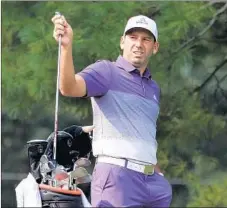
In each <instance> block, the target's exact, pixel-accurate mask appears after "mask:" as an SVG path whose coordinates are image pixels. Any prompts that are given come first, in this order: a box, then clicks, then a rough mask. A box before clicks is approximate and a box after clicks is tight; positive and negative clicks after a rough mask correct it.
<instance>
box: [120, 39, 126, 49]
mask: <svg viewBox="0 0 227 208" xmlns="http://www.w3.org/2000/svg"><path fill="white" fill-rule="evenodd" d="M124 41H125V38H124V36H121V40H120V48H121V50H124Z"/></svg>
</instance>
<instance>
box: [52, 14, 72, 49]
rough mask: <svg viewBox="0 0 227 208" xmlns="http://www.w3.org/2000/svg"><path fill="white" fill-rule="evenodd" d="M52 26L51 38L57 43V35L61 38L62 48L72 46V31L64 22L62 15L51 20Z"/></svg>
mask: <svg viewBox="0 0 227 208" xmlns="http://www.w3.org/2000/svg"><path fill="white" fill-rule="evenodd" d="M51 21H52V22H53V24H54V31H53V37H54V39H55V40H56V41H57V42H58V41H59V35H61V36H62V39H61V44H62V46H69V45H70V44H72V40H73V30H72V27H71V26H70V24H68V22H67V21H66V19H65V17H64V16H63V15H59V14H57V15H54V17H53V18H52V19H51Z"/></svg>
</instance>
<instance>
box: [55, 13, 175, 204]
mask: <svg viewBox="0 0 227 208" xmlns="http://www.w3.org/2000/svg"><path fill="white" fill-rule="evenodd" d="M52 22H53V23H54V31H53V37H54V38H55V40H56V41H58V40H59V35H62V46H61V54H62V55H61V66H60V68H61V72H60V91H61V93H62V94H63V95H64V96H69V97H91V103H92V108H93V124H94V125H95V129H94V131H93V143H92V146H93V154H94V156H96V157H97V159H96V165H95V168H94V171H93V180H92V183H91V204H92V206H93V207H111V206H112V207H123V206H124V207H129V206H145V207H146V206H147V207H169V206H170V203H171V199H172V189H171V186H170V184H169V182H168V181H167V180H166V179H165V177H164V176H163V175H162V174H159V173H158V171H157V169H156V168H155V167H156V165H157V157H156V153H157V142H156V122H157V118H158V115H159V96H160V88H159V86H158V85H157V83H156V82H155V81H154V80H153V78H152V75H151V73H150V70H149V69H148V68H147V65H148V62H149V59H150V58H151V57H152V56H153V55H155V54H156V53H157V52H158V49H159V43H158V31H157V26H156V23H155V21H154V20H152V19H150V18H148V17H146V16H143V15H138V16H134V17H131V18H130V19H129V20H128V22H127V24H126V26H125V29H124V31H122V37H121V38H120V48H121V50H122V55H119V57H118V58H117V60H116V61H115V62H111V61H108V60H101V61H97V62H95V63H93V64H91V65H89V66H87V67H86V68H85V69H83V70H82V71H81V72H79V73H76V74H75V71H74V69H76V61H77V58H76V57H75V58H74V59H73V56H72V44H73V30H72V28H71V26H70V25H69V23H68V22H67V20H66V19H65V17H64V16H60V15H55V16H54V17H53V18H52ZM94 41H95V40H94ZM90 50H92V48H91V49H90ZM74 60H75V66H74ZM152 70H155V69H154V68H152Z"/></svg>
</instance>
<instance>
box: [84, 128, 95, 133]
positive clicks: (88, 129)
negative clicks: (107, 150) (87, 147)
mask: <svg viewBox="0 0 227 208" xmlns="http://www.w3.org/2000/svg"><path fill="white" fill-rule="evenodd" d="M94 128H95V126H83V127H82V130H83V132H85V133H89V132H91V131H92V130H93V129H94Z"/></svg>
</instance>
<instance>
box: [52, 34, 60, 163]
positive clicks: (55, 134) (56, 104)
mask: <svg viewBox="0 0 227 208" xmlns="http://www.w3.org/2000/svg"><path fill="white" fill-rule="evenodd" d="M60 64H61V35H60V36H59V42H58V72H57V83H56V102H55V119H54V145H53V153H54V160H56V155H57V132H58V103H59V81H60V66H61V65H60Z"/></svg>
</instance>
